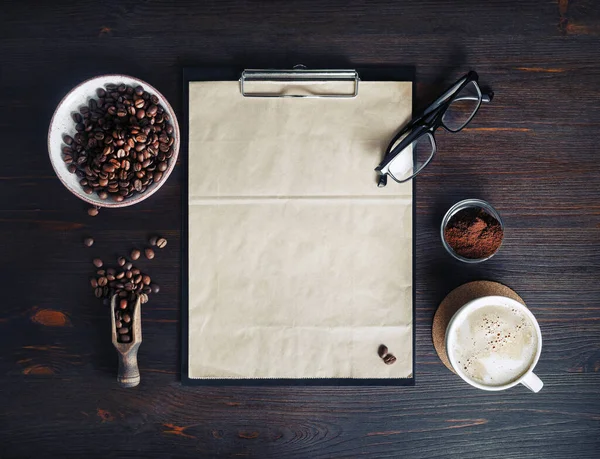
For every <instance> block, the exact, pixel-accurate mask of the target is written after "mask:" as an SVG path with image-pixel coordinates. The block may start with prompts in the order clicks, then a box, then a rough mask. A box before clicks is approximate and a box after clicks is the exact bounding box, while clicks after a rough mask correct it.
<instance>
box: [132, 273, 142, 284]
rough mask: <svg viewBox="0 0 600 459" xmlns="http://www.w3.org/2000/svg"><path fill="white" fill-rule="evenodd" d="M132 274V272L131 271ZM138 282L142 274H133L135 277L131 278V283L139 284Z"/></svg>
mask: <svg viewBox="0 0 600 459" xmlns="http://www.w3.org/2000/svg"><path fill="white" fill-rule="evenodd" d="M132 274H133V273H132ZM140 282H142V275H141V274H138V275H137V276H135V278H134V279H133V283H134V284H139V283H140Z"/></svg>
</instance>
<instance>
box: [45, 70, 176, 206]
mask: <svg viewBox="0 0 600 459" xmlns="http://www.w3.org/2000/svg"><path fill="white" fill-rule="evenodd" d="M179 139H180V135H179V124H178V123H177V118H176V116H175V113H174V112H173V109H172V107H171V105H169V103H168V102H167V100H166V99H165V97H164V96H163V95H162V94H161V93H160V92H158V91H157V90H156V89H155V88H154V87H152V86H151V85H149V84H148V83H146V82H144V81H142V80H139V79H137V78H133V77H130V76H127V75H102V76H99V77H96V78H92V79H90V80H87V81H84V82H83V83H81V84H79V85H77V86H76V87H75V88H73V89H72V90H71V91H70V92H69V93H68V94H67V95H66V96H65V97H64V98H63V100H62V101H61V102H60V103H59V104H58V107H57V108H56V111H55V112H54V115H53V117H52V121H51V122H50V128H49V130H48V152H49V154H50V161H51V163H52V167H53V168H54V171H55V172H56V175H57V176H58V178H59V179H60V181H61V182H62V183H63V185H65V187H67V189H69V191H71V193H73V194H74V195H76V196H77V197H79V198H80V199H82V200H84V201H86V202H88V203H90V204H92V205H94V206H97V207H125V206H130V205H133V204H136V203H138V202H140V201H143V200H144V199H146V198H148V197H149V196H151V195H152V194H154V193H155V192H156V191H158V189H159V188H160V187H161V186H162V184H163V183H165V182H166V180H167V178H168V177H169V175H171V172H172V171H173V168H174V167H175V163H176V161H177V155H178V153H179Z"/></svg>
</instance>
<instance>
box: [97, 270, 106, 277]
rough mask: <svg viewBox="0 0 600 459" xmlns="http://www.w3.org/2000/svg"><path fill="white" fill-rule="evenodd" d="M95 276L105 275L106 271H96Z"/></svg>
mask: <svg viewBox="0 0 600 459" xmlns="http://www.w3.org/2000/svg"><path fill="white" fill-rule="evenodd" d="M96 274H97V275H98V276H104V275H105V274H106V270H105V269H99V270H98V271H96Z"/></svg>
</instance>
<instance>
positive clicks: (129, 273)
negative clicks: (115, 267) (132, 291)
mask: <svg viewBox="0 0 600 459" xmlns="http://www.w3.org/2000/svg"><path fill="white" fill-rule="evenodd" d="M132 277H133V273H132V272H131V271H127V272H126V273H125V278H126V279H131V278H132Z"/></svg>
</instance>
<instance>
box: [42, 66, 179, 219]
mask: <svg viewBox="0 0 600 459" xmlns="http://www.w3.org/2000/svg"><path fill="white" fill-rule="evenodd" d="M110 83H112V84H117V85H118V84H121V83H124V84H127V85H130V86H133V87H135V86H138V85H140V86H142V87H143V88H144V90H145V91H147V92H149V93H150V94H154V95H155V96H156V97H158V100H159V104H160V105H161V106H162V107H163V108H164V110H165V112H166V113H167V114H168V115H169V117H170V121H171V124H172V125H173V129H174V130H173V137H174V143H173V156H172V157H171V159H170V160H169V166H168V168H167V170H165V171H164V172H163V178H162V180H161V181H160V182H158V183H152V184H151V185H150V186H149V187H148V189H147V190H146V191H145V192H144V193H141V194H134V195H133V196H132V197H130V198H127V199H125V200H123V201H121V202H115V201H112V200H110V199H107V200H102V199H100V198H99V197H98V195H97V194H96V193H93V194H85V193H84V191H83V189H82V187H81V185H80V184H79V180H80V178H79V177H78V176H77V175H76V174H72V173H70V172H69V170H68V169H67V167H68V165H67V164H65V162H64V161H63V154H62V148H63V147H64V146H66V144H65V143H64V141H63V136H64V135H70V136H71V137H73V136H74V135H75V133H76V132H77V131H76V130H75V122H74V121H73V118H72V115H73V113H76V112H78V111H79V108H80V107H82V106H83V105H87V104H88V102H89V100H90V99H92V98H97V97H98V96H97V95H96V89H98V88H104V87H105V85H107V84H110ZM179 144H180V133H179V123H178V122H177V117H176V116H175V112H174V111H173V108H172V107H171V105H170V104H169V102H167V99H165V96H163V95H162V94H161V93H160V92H159V91H158V90H157V89H156V88H154V87H153V86H151V85H149V84H148V83H146V82H145V81H142V80H139V79H138V78H134V77H131V76H127V75H118V74H114V75H101V76H98V77H95V78H92V79H90V80H86V81H84V82H83V83H80V84H78V85H77V86H75V87H74V88H73V89H71V91H69V93H68V94H67V95H66V96H65V97H64V98H63V100H61V101H60V103H59V104H58V107H56V110H55V112H54V115H53V116H52V120H51V121H50V128H49V129H48V153H49V155H50V162H51V163H52V167H53V168H54V172H56V175H57V176H58V178H59V179H60V181H61V182H62V183H63V185H64V186H65V187H67V189H68V190H69V191H70V192H71V193H73V194H74V195H75V196H77V197H78V198H79V199H82V200H83V201H86V202H88V203H90V204H93V205H95V206H98V207H126V206H131V205H133V204H137V203H138V202H141V201H143V200H144V199H147V198H149V197H150V196H152V195H153V194H154V193H156V192H157V191H158V189H159V188H160V187H161V186H163V184H164V183H165V182H166V181H167V179H168V178H169V176H170V175H171V172H173V169H174V167H175V163H176V162H177V155H178V154H179Z"/></svg>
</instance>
